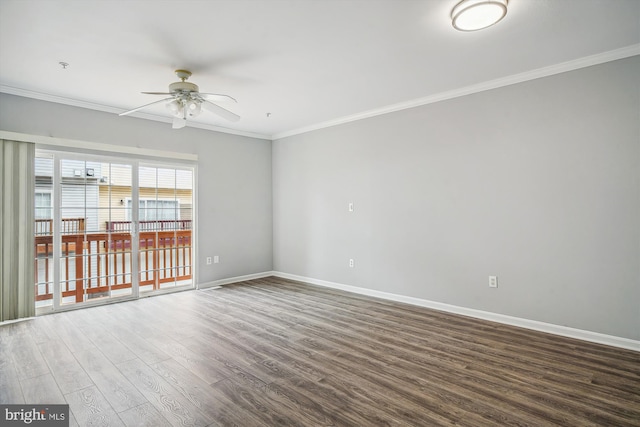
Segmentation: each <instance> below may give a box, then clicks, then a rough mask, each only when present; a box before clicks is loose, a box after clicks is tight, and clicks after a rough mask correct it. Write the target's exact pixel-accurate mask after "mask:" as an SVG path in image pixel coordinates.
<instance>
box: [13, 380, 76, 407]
mask: <svg viewBox="0 0 640 427" xmlns="http://www.w3.org/2000/svg"><path fill="white" fill-rule="evenodd" d="M21 383H22V391H23V393H24V400H25V403H27V404H29V403H47V404H49V403H50V404H60V403H67V401H66V400H65V398H64V396H63V395H62V392H61V391H60V388H59V387H58V384H57V383H56V380H55V379H54V378H53V375H51V374H48V373H47V374H44V375H40V376H38V377H32V378H27V379H23V380H22V381H21Z"/></svg>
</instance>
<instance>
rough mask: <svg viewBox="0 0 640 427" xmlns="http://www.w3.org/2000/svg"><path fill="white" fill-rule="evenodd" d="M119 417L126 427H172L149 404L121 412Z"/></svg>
mask: <svg viewBox="0 0 640 427" xmlns="http://www.w3.org/2000/svg"><path fill="white" fill-rule="evenodd" d="M119 415H120V419H121V420H122V421H123V422H124V424H125V425H126V426H132V427H133V426H135V427H171V423H170V422H169V421H168V420H167V419H166V418H165V417H163V416H162V414H160V412H159V411H158V410H157V409H156V408H155V407H154V406H153V405H152V404H151V403H149V402H147V403H144V404H142V405H140V406H136V407H135V408H131V409H127V410H126V411H123V412H120V414H119Z"/></svg>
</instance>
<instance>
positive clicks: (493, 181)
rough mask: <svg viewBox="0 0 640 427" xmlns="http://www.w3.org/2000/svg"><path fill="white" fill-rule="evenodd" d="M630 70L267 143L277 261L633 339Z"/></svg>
mask: <svg viewBox="0 0 640 427" xmlns="http://www.w3.org/2000/svg"><path fill="white" fill-rule="evenodd" d="M638 76H640V57H633V58H628V59H624V60H620V61H615V62H611V63H607V64H603V65H598V66H593V67H589V68H585V69H581V70H577V71H573V72H568V73H563V74H559V75H556V76H552V77H547V78H543V79H539V80H534V81H530V82H526V83H521V84H517V85H513V86H508V87H503V88H500V89H495V90H491V91H487V92H482V93H478V94H474V95H470V96H465V97H462V98H457V99H452V100H448V101H445V102H440V103H437V104H431V105H426V106H422V107H418V108H413V109H410V110H404V111H400V112H396V113H392V114H387V115H383V116H378V117H374V118H370V119H366V120H361V121H357V122H353V123H349V124H345V125H341V126H338V127H333V128H328V129H324V130H319V131H315V132H311V133H307V134H302V135H298V136H292V137H288V138H284V139H281V140H277V141H274V142H273V209H274V269H275V270H277V271H282V272H286V273H290V274H296V275H301V276H306V277H311V278H314V279H320V280H327V281H333V282H337V283H342V284H347V285H353V286H359V287H363V288H368V289H373V290H380V291H385V292H391V293H395V294H401V295H405V296H412V297H417V298H423V299H427V300H431V301H437V302H442V303H448V304H453V305H457V306H462V307H468V308H473V309H478V310H485V311H490V312H494V313H500V314H505V315H511V316H516V317H521V318H525V319H531V320H537V321H542V322H548V323H553V324H556V325H564V326H569V327H573V328H578V329H583V330H588V331H593V332H600V333H604V334H610V335H614V336H619V337H624V338H630V339H635V340H639V339H640V125H639V123H640V88H639V86H638V85H639V82H640V79H638ZM349 202H353V203H354V207H355V211H354V212H353V213H349V212H348V211H347V206H348V203H349ZM349 258H353V259H354V260H355V267H354V268H349V267H348V259H349ZM489 275H497V276H498V282H499V288H497V289H490V288H489V287H488V276H489Z"/></svg>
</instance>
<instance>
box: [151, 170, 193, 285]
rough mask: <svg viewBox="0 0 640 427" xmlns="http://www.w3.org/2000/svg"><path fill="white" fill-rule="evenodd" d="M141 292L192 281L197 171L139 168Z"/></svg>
mask: <svg viewBox="0 0 640 427" xmlns="http://www.w3.org/2000/svg"><path fill="white" fill-rule="evenodd" d="M138 183H139V189H140V191H139V197H138V207H139V210H138V212H139V224H140V292H153V291H157V290H160V289H169V288H173V287H176V286H180V285H187V284H191V282H192V268H191V259H192V247H193V246H192V231H191V230H192V222H193V171H191V170H185V169H176V168H166V167H155V166H145V165H141V166H140V168H139V178H138Z"/></svg>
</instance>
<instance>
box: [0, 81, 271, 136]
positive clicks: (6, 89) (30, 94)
mask: <svg viewBox="0 0 640 427" xmlns="http://www.w3.org/2000/svg"><path fill="white" fill-rule="evenodd" d="M0 92H1V93H6V94H9V95H17V96H22V97H25V98H33V99H39V100H41V101H48V102H55V103H57V104H64V105H70V106H72V107H80V108H86V109H89V110H96V111H102V112H105V113H112V114H120V113H122V110H123V109H122V108H116V107H112V106H109V105H103V104H97V103H95V102H89V101H81V100H78V99H72V98H66V97H63V96H58V95H50V94H47V93H42V92H36V91H32V90H27V89H21V88H17V87H13V86H7V85H0ZM127 117H136V118H140V119H145V120H153V121H155V122H162V123H172V122H173V120H172V119H171V118H169V117H164V116H158V115H155V114H149V113H142V112H135V113H133V114H129V115H128V116H127ZM187 126H188V127H192V128H198V129H205V130H210V131H214V132H222V133H228V134H232V135H239V136H247V137H249V138H257V139H266V140H271V136H270V135H265V134H261V133H255V132H246V131H242V130H236V129H229V128H225V127H222V126H213V125H208V124H205V123H198V122H194V121H187Z"/></svg>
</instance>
